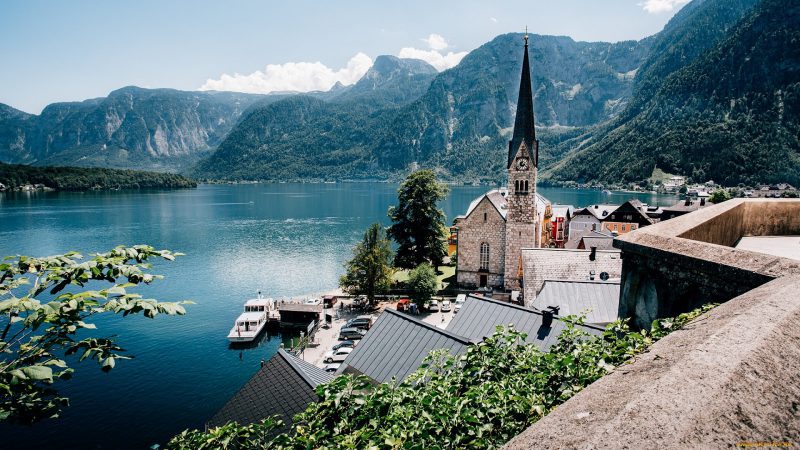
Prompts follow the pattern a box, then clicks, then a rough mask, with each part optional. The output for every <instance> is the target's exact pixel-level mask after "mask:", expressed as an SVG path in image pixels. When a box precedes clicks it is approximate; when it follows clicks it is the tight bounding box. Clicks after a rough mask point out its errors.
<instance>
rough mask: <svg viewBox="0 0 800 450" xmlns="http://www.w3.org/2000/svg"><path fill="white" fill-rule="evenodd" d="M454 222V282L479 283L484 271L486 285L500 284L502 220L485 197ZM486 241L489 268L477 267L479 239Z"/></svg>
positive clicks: (502, 254)
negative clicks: (456, 234) (455, 254)
mask: <svg viewBox="0 0 800 450" xmlns="http://www.w3.org/2000/svg"><path fill="white" fill-rule="evenodd" d="M456 226H458V283H459V284H460V285H462V286H475V287H477V286H479V284H480V275H481V274H486V275H487V276H488V277H487V278H488V280H487V281H488V285H489V286H493V287H502V286H503V272H504V268H505V266H504V264H505V239H506V238H505V234H506V222H505V220H504V219H503V217H502V216H501V215H500V213H499V212H498V211H497V209H496V208H495V207H494V205H492V203H491V202H490V201H489V199H487V198H484V199H483V200H481V201H480V203H479V204H478V206H476V207H475V209H474V210H473V211H472V213H470V215H469V216H468V217H466V218H463V219H459V221H458V222H457V223H456ZM483 242H486V243H488V244H489V270H488V272H481V271H480V267H481V266H480V264H481V254H480V253H481V243H483Z"/></svg>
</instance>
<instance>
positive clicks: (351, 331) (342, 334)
mask: <svg viewBox="0 0 800 450" xmlns="http://www.w3.org/2000/svg"><path fill="white" fill-rule="evenodd" d="M365 334H367V332H366V330H361V329H358V328H347V327H344V328H342V329H341V330H340V331H339V340H340V341H344V340H348V339H349V340H355V339H361V338H363V337H364V335H365Z"/></svg>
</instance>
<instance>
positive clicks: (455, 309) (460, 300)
mask: <svg viewBox="0 0 800 450" xmlns="http://www.w3.org/2000/svg"><path fill="white" fill-rule="evenodd" d="M466 301H467V296H466V295H464V294H459V295H458V297H456V303H455V305H454V306H453V313H454V314H455V313H457V312H458V311H459V310H460V309H461V307H462V306H464V303H465V302H466Z"/></svg>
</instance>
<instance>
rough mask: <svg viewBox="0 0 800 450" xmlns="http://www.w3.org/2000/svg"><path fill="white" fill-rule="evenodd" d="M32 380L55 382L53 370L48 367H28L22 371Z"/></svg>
mask: <svg viewBox="0 0 800 450" xmlns="http://www.w3.org/2000/svg"><path fill="white" fill-rule="evenodd" d="M20 370H21V371H22V373H24V374H25V376H26V377H28V378H29V379H31V380H37V381H47V382H50V383H52V382H53V369H51V368H50V367H47V366H28V367H23V368H21V369H20Z"/></svg>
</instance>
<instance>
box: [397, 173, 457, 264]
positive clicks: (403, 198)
mask: <svg viewBox="0 0 800 450" xmlns="http://www.w3.org/2000/svg"><path fill="white" fill-rule="evenodd" d="M397 193H398V195H397V201H398V205H397V206H392V207H391V208H389V217H390V218H391V219H392V222H393V223H392V226H391V227H389V237H391V238H392V239H394V241H395V242H396V243H397V253H395V256H394V265H395V267H399V268H403V269H413V268H415V267H417V266H418V265H420V264H422V263H423V262H428V263H430V264H431V265H433V266H434V267H439V266H440V265H441V264H442V260H443V259H444V257H445V255H447V234H446V232H445V230H446V227H445V216H444V212H443V211H442V210H441V209H439V208H438V207H437V206H436V203H437V202H438V201H439V200H443V199H444V198H445V197H446V196H447V186H445V185H443V184H441V183H439V182H437V181H436V174H434V173H433V171H432V170H420V171H417V172H414V173H412V174H411V175H409V176H408V177H407V178H406V179H405V181H403V183H402V184H401V185H400V189H398V191H397Z"/></svg>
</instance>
